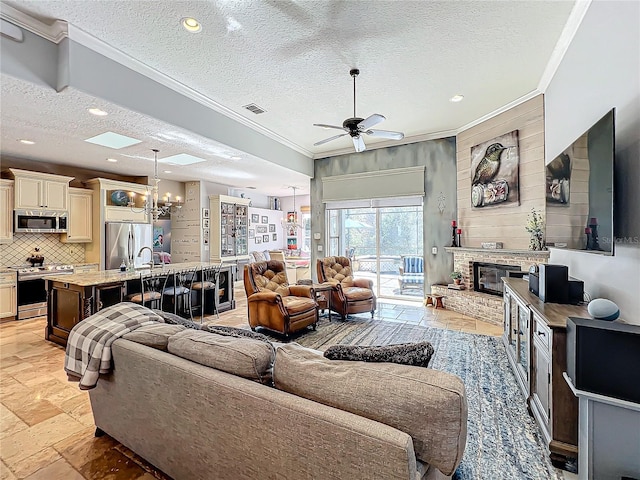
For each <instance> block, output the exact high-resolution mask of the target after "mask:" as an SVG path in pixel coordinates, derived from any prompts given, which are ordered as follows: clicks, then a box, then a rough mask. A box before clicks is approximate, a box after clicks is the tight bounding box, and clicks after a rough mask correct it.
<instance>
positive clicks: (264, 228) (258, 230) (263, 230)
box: [256, 225, 267, 233]
mask: <svg viewBox="0 0 640 480" xmlns="http://www.w3.org/2000/svg"><path fill="white" fill-rule="evenodd" d="M256 233H267V226H266V225H258V226H257V227H256Z"/></svg>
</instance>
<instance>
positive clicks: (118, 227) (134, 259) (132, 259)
mask: <svg viewBox="0 0 640 480" xmlns="http://www.w3.org/2000/svg"><path fill="white" fill-rule="evenodd" d="M105 227H106V234H105V245H106V248H105V263H104V266H105V269H107V270H113V269H117V268H119V267H120V265H121V264H122V262H123V261H124V263H125V264H126V265H127V266H129V265H131V264H133V266H134V268H136V267H142V266H143V265H144V264H145V263H149V262H151V261H152V258H153V257H152V253H151V251H149V250H145V251H144V252H142V256H141V257H138V252H139V251H140V249H141V248H142V247H149V248H151V249H153V226H152V225H151V224H149V223H121V222H108V223H106V224H105Z"/></svg>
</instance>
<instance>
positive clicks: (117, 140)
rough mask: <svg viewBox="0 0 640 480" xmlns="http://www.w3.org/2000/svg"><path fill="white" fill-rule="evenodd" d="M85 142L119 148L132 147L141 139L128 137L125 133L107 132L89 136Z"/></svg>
mask: <svg viewBox="0 0 640 480" xmlns="http://www.w3.org/2000/svg"><path fill="white" fill-rule="evenodd" d="M85 142H89V143H94V144H96V145H101V146H103V147H109V148H113V149H114V150H118V149H120V148H124V147H130V146H131V145H135V144H137V143H140V142H141V140H137V139H135V138H131V137H127V136H125V135H120V134H119V133H113V132H105V133H101V134H100V135H96V136H95V137H91V138H87V139H86V140H85Z"/></svg>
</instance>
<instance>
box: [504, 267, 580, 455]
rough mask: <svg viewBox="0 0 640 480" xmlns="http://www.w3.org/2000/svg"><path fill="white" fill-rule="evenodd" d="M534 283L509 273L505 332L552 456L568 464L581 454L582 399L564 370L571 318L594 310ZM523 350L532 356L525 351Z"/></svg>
mask: <svg viewBox="0 0 640 480" xmlns="http://www.w3.org/2000/svg"><path fill="white" fill-rule="evenodd" d="M528 286H529V284H528V282H527V281H525V280H522V279H519V278H506V279H504V287H505V288H504V297H503V298H504V328H505V330H504V335H503V337H502V338H503V342H504V344H505V346H506V349H507V358H508V359H509V364H510V365H511V369H512V370H513V372H514V373H515V376H516V378H517V379H518V384H519V385H520V388H521V389H522V391H523V392H526V393H525V397H526V402H527V407H528V408H529V411H530V413H531V415H532V416H533V418H534V419H535V420H536V423H537V424H538V427H539V428H540V432H541V433H542V437H543V438H544V440H545V443H546V444H547V446H548V448H549V452H550V457H551V460H552V462H553V463H554V464H555V465H556V466H562V465H564V463H565V462H566V461H567V459H569V458H576V457H577V456H578V401H577V399H576V398H575V397H574V395H573V393H572V392H571V390H570V388H569V386H568V385H567V383H566V382H565V381H564V378H563V376H562V374H563V372H566V370H567V335H566V333H567V318H568V317H586V316H588V312H587V309H586V307H585V306H581V305H564V304H558V303H545V302H542V301H541V300H540V299H539V298H538V297H537V296H535V295H534V294H532V293H531V292H529V288H528ZM525 320H528V325H527V327H526V329H525V328H524V325H523V324H524V322H525ZM525 332H526V333H525ZM520 350H522V352H523V355H526V357H520V356H519V351H520ZM525 358H526V360H525ZM525 373H526V377H525ZM525 379H526V380H527V382H528V383H527V384H526V385H523V383H524V382H525ZM525 387H526V388H525Z"/></svg>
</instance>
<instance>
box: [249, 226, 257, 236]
mask: <svg viewBox="0 0 640 480" xmlns="http://www.w3.org/2000/svg"><path fill="white" fill-rule="evenodd" d="M255 236H256V231H255V230H254V229H253V228H250V229H249V238H253V237H255Z"/></svg>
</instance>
